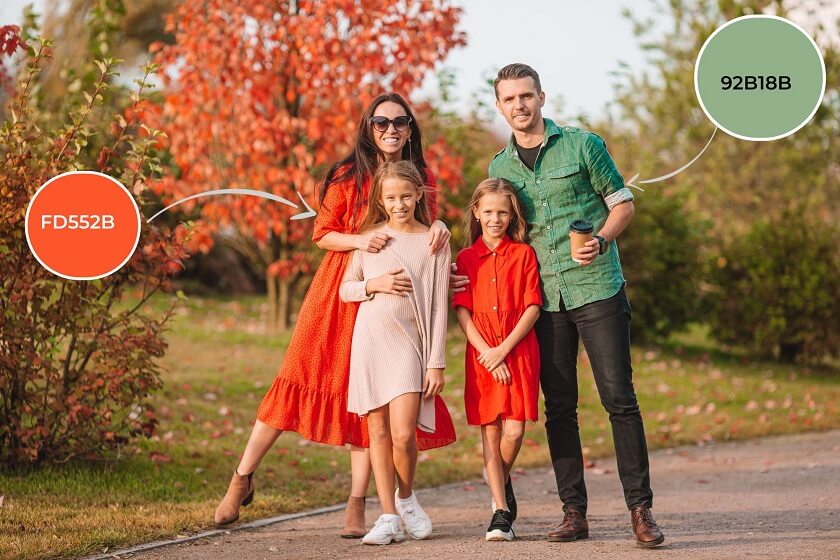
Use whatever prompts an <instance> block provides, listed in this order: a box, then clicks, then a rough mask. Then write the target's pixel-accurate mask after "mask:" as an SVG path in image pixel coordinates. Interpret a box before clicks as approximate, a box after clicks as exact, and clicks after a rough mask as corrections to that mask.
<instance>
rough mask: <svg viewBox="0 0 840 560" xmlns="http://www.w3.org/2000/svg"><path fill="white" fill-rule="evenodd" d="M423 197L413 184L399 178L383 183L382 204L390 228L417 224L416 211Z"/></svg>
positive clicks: (384, 180) (392, 178)
mask: <svg viewBox="0 0 840 560" xmlns="http://www.w3.org/2000/svg"><path fill="white" fill-rule="evenodd" d="M422 196H423V192H422V191H420V190H419V189H418V188H417V187H416V186H415V185H414V184H413V183H411V182H410V181H406V180H405V179H400V178H399V177H387V178H386V179H383V181H382V194H381V202H382V206H383V208H384V209H385V214H386V215H387V216H388V224H389V225H390V226H392V227H393V226H401V225H410V224H414V223H415V222H416V219H415V217H414V209H415V208H417V203H418V202H419V201H420V198H421V197H422Z"/></svg>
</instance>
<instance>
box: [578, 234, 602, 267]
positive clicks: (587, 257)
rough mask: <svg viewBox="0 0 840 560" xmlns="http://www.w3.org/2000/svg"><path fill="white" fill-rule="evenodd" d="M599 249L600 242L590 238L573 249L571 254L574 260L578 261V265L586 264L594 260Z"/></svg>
mask: <svg viewBox="0 0 840 560" xmlns="http://www.w3.org/2000/svg"><path fill="white" fill-rule="evenodd" d="M600 250H601V244H600V243H598V240H597V239H595V238H592V239H590V240H589V241H587V242H586V243H585V244H584V245H583V247H581V248H580V249H578V250H577V251H575V254H574V255H573V256H574V258H575V259H576V260H578V261H580V263H579V264H580V266H586V265H588V264H592V261H594V260H595V258H596V257H597V256H598V253H599V251H600Z"/></svg>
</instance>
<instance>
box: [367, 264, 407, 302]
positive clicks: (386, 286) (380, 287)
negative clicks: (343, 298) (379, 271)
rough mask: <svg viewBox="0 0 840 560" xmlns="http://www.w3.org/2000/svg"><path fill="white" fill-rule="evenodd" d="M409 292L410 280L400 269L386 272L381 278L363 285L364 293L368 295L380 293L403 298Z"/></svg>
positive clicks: (372, 279) (378, 277)
mask: <svg viewBox="0 0 840 560" xmlns="http://www.w3.org/2000/svg"><path fill="white" fill-rule="evenodd" d="M411 291H412V289H411V279H410V278H409V277H408V276H406V275H404V274H403V269H401V268H398V269H396V270H392V271H390V272H386V273H385V274H383V275H382V276H377V277H376V278H371V279H370V280H368V281H367V283H366V284H365V292H367V293H368V294H372V293H374V292H380V293H383V294H393V295H395V296H403V297H404V296H407V295H408V294H409V292H411Z"/></svg>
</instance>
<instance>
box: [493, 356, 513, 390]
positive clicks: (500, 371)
mask: <svg viewBox="0 0 840 560" xmlns="http://www.w3.org/2000/svg"><path fill="white" fill-rule="evenodd" d="M490 375H492V376H493V379H495V380H496V381H497V382H499V383H501V384H502V385H510V384H511V376H510V370H509V369H508V367H507V364H506V363H504V362H502V363H501V364H499V367H497V368H496V369H493V370H490Z"/></svg>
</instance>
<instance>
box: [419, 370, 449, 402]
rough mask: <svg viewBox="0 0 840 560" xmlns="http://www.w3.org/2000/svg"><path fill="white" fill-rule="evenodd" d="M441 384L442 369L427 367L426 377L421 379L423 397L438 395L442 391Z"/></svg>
mask: <svg viewBox="0 0 840 560" xmlns="http://www.w3.org/2000/svg"><path fill="white" fill-rule="evenodd" d="M443 384H444V381H443V370H442V369H437V368H433V369H427V370H426V379H425V380H424V381H423V398H424V399H429V398H432V397H434V396H435V395H439V394H440V392H441V391H443Z"/></svg>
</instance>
